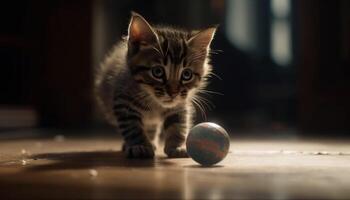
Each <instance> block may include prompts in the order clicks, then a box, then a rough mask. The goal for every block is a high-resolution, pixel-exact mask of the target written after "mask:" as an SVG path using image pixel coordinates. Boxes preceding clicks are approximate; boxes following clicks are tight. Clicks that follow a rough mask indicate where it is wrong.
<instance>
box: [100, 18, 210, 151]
mask: <svg viewBox="0 0 350 200" xmlns="http://www.w3.org/2000/svg"><path fill="white" fill-rule="evenodd" d="M215 31H216V28H208V29H205V30H202V31H182V30H178V29H173V28H169V27H156V26H151V25H150V24H149V23H148V22H147V21H146V20H145V19H144V18H143V17H142V16H141V15H139V14H137V13H132V17H131V20H130V24H129V29H128V36H127V37H126V38H124V39H123V40H122V41H121V42H119V43H118V44H117V45H116V46H115V47H114V49H113V50H112V51H111V52H110V53H109V55H107V57H106V59H105V60H104V62H103V63H102V65H101V67H100V69H99V71H98V72H97V76H96V82H95V86H96V87H95V90H96V95H97V100H98V102H99V104H100V107H101V108H102V109H103V112H104V113H105V115H106V117H107V119H108V121H109V122H110V123H111V124H113V125H115V126H116V127H117V129H118V130H119V132H120V133H121V135H122V136H123V138H124V140H125V142H124V145H123V151H124V153H125V154H126V155H127V157H129V158H153V157H154V154H155V153H154V150H155V147H156V144H157V142H158V138H159V135H160V134H162V135H164V137H165V147H164V152H165V153H166V154H167V155H168V157H187V152H186V150H185V149H184V148H183V147H182V146H183V144H184V142H185V139H186V134H187V132H188V131H189V128H190V127H191V126H192V115H193V111H194V108H193V105H192V101H195V99H194V98H195V95H196V93H197V92H198V91H199V90H201V89H203V88H204V87H205V86H206V83H207V77H208V74H209V73H210V71H211V66H210V65H209V63H208V62H209V51H210V49H209V46H210V43H211V41H212V39H213V36H214V33H215ZM193 103H196V102H193Z"/></svg>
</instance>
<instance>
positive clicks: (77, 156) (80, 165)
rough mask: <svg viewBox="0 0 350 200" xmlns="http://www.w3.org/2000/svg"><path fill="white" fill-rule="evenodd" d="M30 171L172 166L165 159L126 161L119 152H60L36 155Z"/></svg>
mask: <svg viewBox="0 0 350 200" xmlns="http://www.w3.org/2000/svg"><path fill="white" fill-rule="evenodd" d="M29 159H32V160H33V162H32V164H34V165H33V166H29V167H27V168H26V169H27V170H30V171H42V170H65V169H91V168H94V167H136V168H137V167H143V168H145V167H155V166H156V165H162V166H168V165H174V163H173V162H170V161H167V160H165V159H157V158H156V159H127V158H125V156H124V154H123V153H122V152H121V151H91V152H62V153H45V154H36V155H33V156H31V157H29Z"/></svg>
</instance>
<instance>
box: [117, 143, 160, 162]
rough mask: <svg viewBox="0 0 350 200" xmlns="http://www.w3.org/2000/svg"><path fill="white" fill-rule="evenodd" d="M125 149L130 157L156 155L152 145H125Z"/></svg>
mask: <svg viewBox="0 0 350 200" xmlns="http://www.w3.org/2000/svg"><path fill="white" fill-rule="evenodd" d="M123 151H124V153H125V155H126V157H128V158H141V159H150V158H153V157H154V149H153V147H152V146H146V145H132V146H128V145H124V146H123Z"/></svg>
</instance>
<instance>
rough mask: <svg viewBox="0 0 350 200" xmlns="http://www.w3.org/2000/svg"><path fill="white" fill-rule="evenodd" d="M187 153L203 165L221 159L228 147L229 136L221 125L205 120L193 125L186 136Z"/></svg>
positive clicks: (211, 163) (208, 164) (214, 162)
mask: <svg viewBox="0 0 350 200" xmlns="http://www.w3.org/2000/svg"><path fill="white" fill-rule="evenodd" d="M186 148H187V153H188V155H189V156H190V157H191V158H192V159H193V160H195V161H196V162H198V163H199V164H201V165H204V166H210V165H214V164H216V163H218V162H220V161H221V160H223V159H224V158H225V157H226V155H227V153H228V150H229V148H230V137H229V135H228V134H227V132H226V131H225V129H223V128H222V127H221V126H219V125H217V124H214V123H210V122H205V123H200V124H198V125H196V126H195V127H193V128H192V129H191V131H190V133H189V135H188V137H187V141H186Z"/></svg>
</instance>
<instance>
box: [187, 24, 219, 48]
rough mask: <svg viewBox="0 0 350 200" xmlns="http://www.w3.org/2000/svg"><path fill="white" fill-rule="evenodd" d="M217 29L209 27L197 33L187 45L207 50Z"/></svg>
mask: <svg viewBox="0 0 350 200" xmlns="http://www.w3.org/2000/svg"><path fill="white" fill-rule="evenodd" d="M216 29H217V27H211V28H207V29H204V30H202V31H199V32H197V33H196V34H195V35H194V36H192V37H191V38H190V39H189V40H188V45H189V46H190V47H193V48H198V49H207V48H209V46H210V43H211V41H212V40H213V38H214V34H215V32H216Z"/></svg>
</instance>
